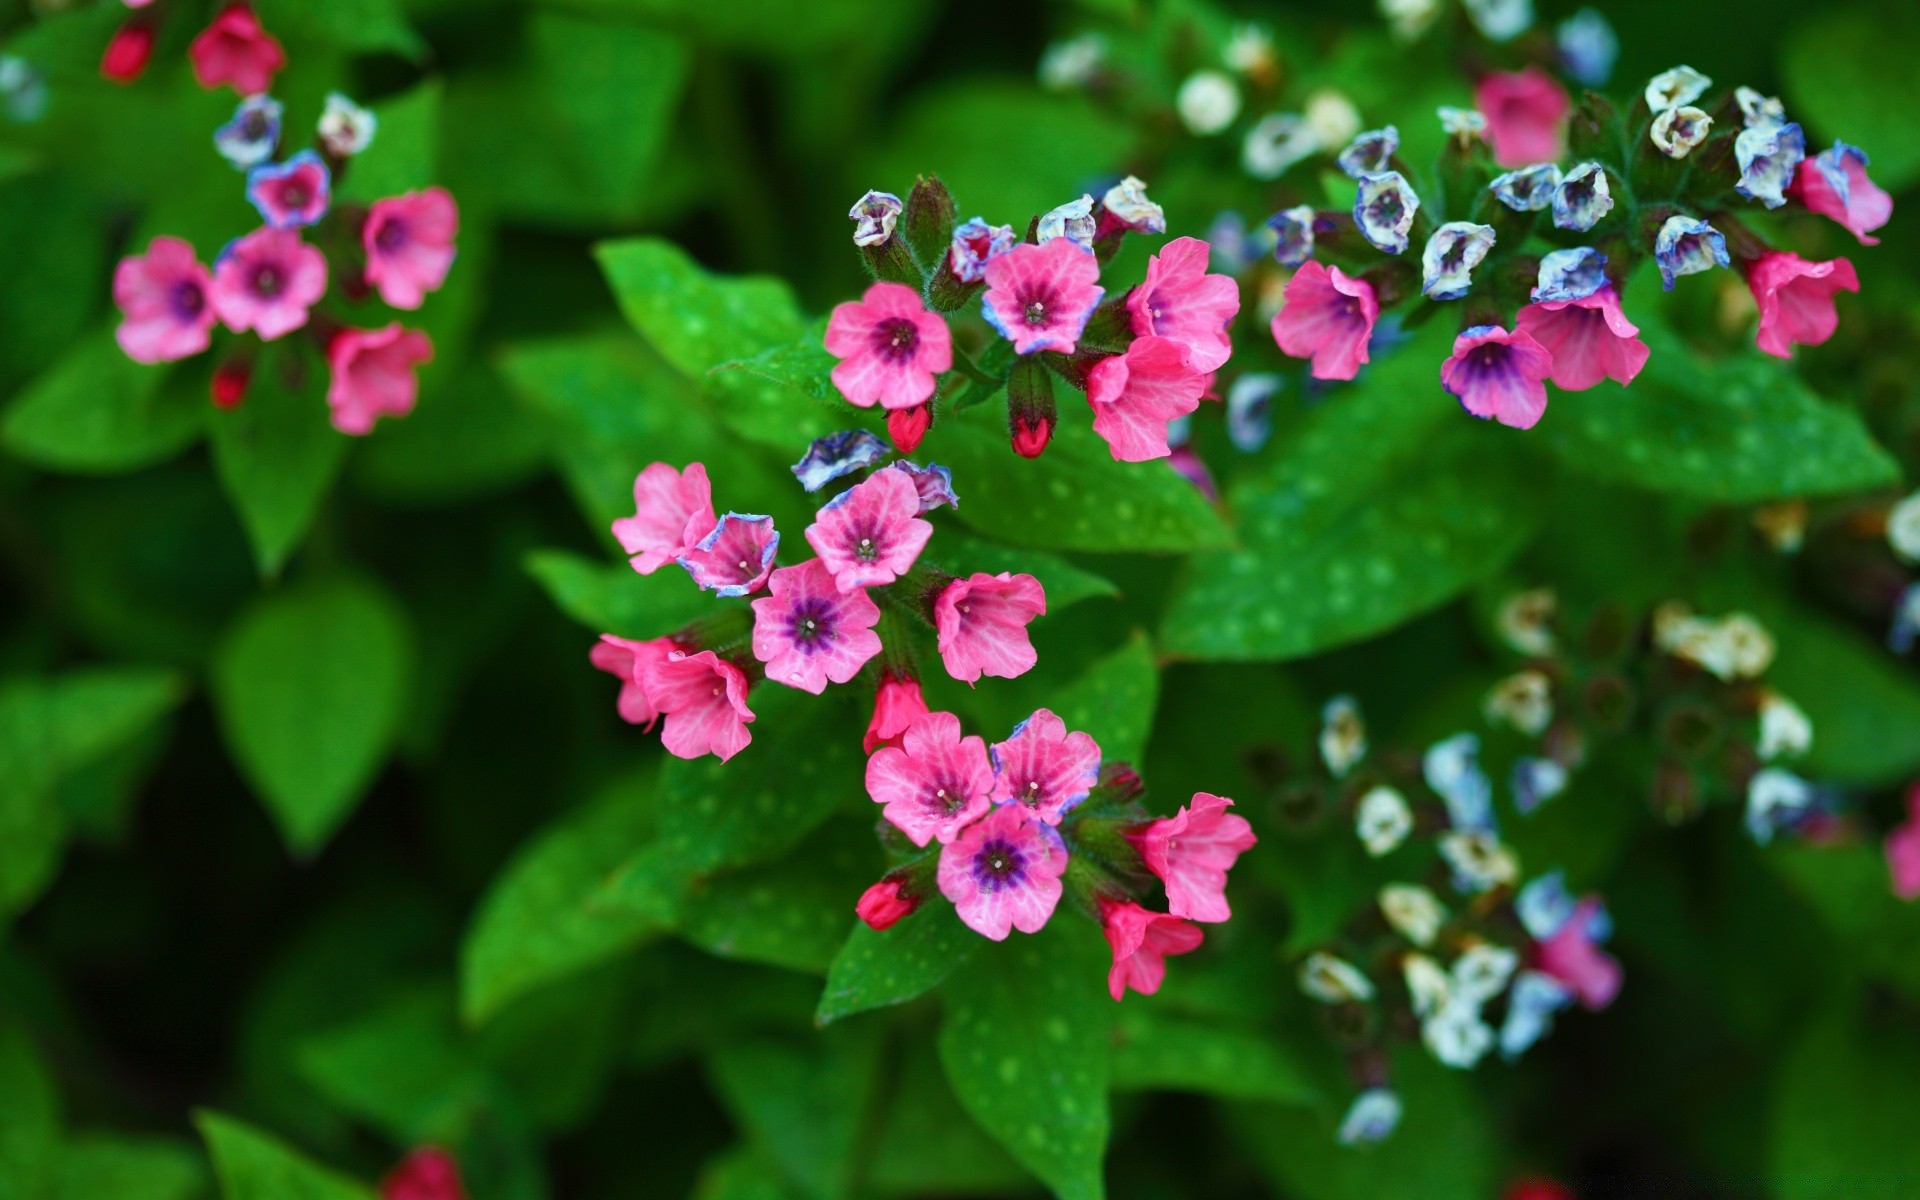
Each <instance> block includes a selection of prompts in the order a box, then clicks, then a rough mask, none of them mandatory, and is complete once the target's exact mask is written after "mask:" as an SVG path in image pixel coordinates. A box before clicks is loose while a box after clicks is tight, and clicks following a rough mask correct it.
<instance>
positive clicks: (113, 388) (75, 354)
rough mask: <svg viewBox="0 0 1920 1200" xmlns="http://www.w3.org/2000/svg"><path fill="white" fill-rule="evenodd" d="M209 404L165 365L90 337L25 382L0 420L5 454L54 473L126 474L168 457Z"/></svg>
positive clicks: (191, 433)
mask: <svg viewBox="0 0 1920 1200" xmlns="http://www.w3.org/2000/svg"><path fill="white" fill-rule="evenodd" d="M207 407H208V406H207V398H206V396H205V395H204V394H203V393H202V392H201V391H200V390H199V388H198V386H196V385H195V384H194V383H192V382H190V381H188V380H185V379H176V380H175V381H174V382H172V383H168V381H167V368H166V367H165V366H149V365H146V364H142V363H137V362H134V361H133V360H132V359H130V358H128V357H127V356H126V355H125V354H124V353H122V352H121V350H120V347H119V346H118V345H116V344H115V343H114V341H113V339H112V338H111V337H110V336H107V335H104V334H103V335H100V336H96V337H91V338H88V339H86V340H84V341H82V342H80V343H79V344H78V345H76V346H75V347H74V348H73V349H72V350H71V351H69V352H68V353H67V355H66V357H65V358H63V359H61V361H60V362H59V363H57V364H56V365H55V366H54V367H53V368H52V369H51V370H49V371H47V372H46V373H45V374H43V375H41V376H40V377H39V378H38V379H36V380H34V381H33V382H32V383H30V384H28V385H27V387H26V388H25V389H24V390H23V391H22V392H21V394H20V396H19V398H18V399H16V400H15V401H14V402H13V404H12V405H10V406H9V407H8V408H7V410H6V415H5V416H4V417H3V418H0V439H3V440H4V441H5V443H6V447H7V450H8V452H9V453H11V454H13V455H15V456H17V457H19V458H22V459H25V460H26V461H28V462H31V463H33V464H34V465H36V466H39V467H44V468H46V469H49V470H55V471H74V472H112V471H131V470H135V469H137V468H140V467H145V466H151V465H152V464H154V463H156V462H161V461H164V460H165V459H168V458H171V457H173V456H174V455H175V454H178V453H179V452H180V451H182V450H184V449H186V448H187V446H189V445H191V444H192V443H193V441H194V439H195V438H197V437H199V436H200V432H201V430H202V429H203V428H204V427H205V423H206V414H207Z"/></svg>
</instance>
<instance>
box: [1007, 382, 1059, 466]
mask: <svg viewBox="0 0 1920 1200" xmlns="http://www.w3.org/2000/svg"><path fill="white" fill-rule="evenodd" d="M1057 420H1058V417H1057V414H1056V413H1055V410H1054V405H1053V377H1052V376H1051V375H1049V374H1048V373H1047V369H1046V367H1045V366H1043V365H1042V364H1041V363H1040V362H1039V360H1038V359H1036V358H1032V357H1028V358H1023V359H1020V360H1019V361H1017V362H1015V363H1014V364H1013V370H1012V372H1011V373H1010V374H1009V375H1008V376H1007V432H1008V434H1009V435H1010V436H1011V438H1012V441H1013V449H1014V452H1015V453H1017V454H1019V455H1020V457H1022V458H1038V457H1040V453H1041V451H1043V450H1045V449H1046V448H1047V442H1048V441H1050V440H1051V439H1052V437H1053V427H1054V424H1055V422H1056V421H1057Z"/></svg>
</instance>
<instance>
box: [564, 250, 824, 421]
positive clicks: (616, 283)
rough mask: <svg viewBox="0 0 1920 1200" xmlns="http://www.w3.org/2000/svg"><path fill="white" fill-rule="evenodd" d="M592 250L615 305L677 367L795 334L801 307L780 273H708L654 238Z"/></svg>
mask: <svg viewBox="0 0 1920 1200" xmlns="http://www.w3.org/2000/svg"><path fill="white" fill-rule="evenodd" d="M594 255H595V256H596V257H597V258H598V259H599V260H600V269H601V270H603V271H605V272H606V275H607V283H608V285H609V286H610V287H612V289H613V295H614V299H616V300H618V301H619V302H620V311H621V312H623V313H625V314H626V316H627V320H628V321H629V322H631V323H632V325H633V327H634V328H635V329H637V330H639V331H640V335H641V336H642V337H644V338H646V339H647V341H648V343H650V344H651V345H652V346H653V348H654V349H655V350H656V351H658V352H659V354H660V357H662V358H664V359H666V360H667V361H668V362H669V363H672V364H673V366H674V367H675V368H677V369H678V370H679V371H681V372H682V373H683V374H686V375H689V376H692V377H695V378H699V377H700V376H703V375H705V374H706V373H707V372H708V371H709V370H711V369H712V368H714V367H716V366H719V365H720V364H721V363H724V362H730V361H732V360H734V359H740V358H749V357H752V356H753V355H756V354H759V353H760V352H761V351H763V350H766V349H768V348H770V347H774V346H780V345H784V344H786V343H788V342H792V341H793V340H794V339H795V338H797V337H799V336H800V329H801V320H800V312H799V309H798V307H797V306H796V305H795V303H794V299H793V292H792V290H791V289H790V288H788V287H787V285H786V283H785V282H784V281H782V280H779V279H774V278H771V277H769V276H764V275H745V276H738V277H729V276H723V275H714V274H711V273H710V272H708V271H707V270H706V268H704V267H702V266H701V265H700V264H699V263H696V262H694V261H693V259H692V258H690V257H688V255H687V252H686V251H684V250H682V249H680V247H678V246H676V245H674V244H673V243H672V242H669V241H665V240H663V239H660V238H630V239H627V240H624V241H616V242H601V243H600V244H599V245H597V246H595V247H594ZM795 457H798V455H797V454H796V455H795Z"/></svg>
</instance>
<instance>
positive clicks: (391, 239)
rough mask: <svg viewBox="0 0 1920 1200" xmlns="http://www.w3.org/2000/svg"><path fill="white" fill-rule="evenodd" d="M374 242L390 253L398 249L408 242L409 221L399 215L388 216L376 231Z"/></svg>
mask: <svg viewBox="0 0 1920 1200" xmlns="http://www.w3.org/2000/svg"><path fill="white" fill-rule="evenodd" d="M373 244H374V245H376V246H378V247H380V249H382V250H384V251H387V252H388V253H392V252H393V251H395V250H398V249H399V248H400V247H402V246H404V245H406V244H407V223H406V222H405V221H402V220H400V219H399V218H397V217H388V218H387V219H386V220H384V221H382V222H381V223H380V228H379V229H378V230H376V231H375V232H374V235H373Z"/></svg>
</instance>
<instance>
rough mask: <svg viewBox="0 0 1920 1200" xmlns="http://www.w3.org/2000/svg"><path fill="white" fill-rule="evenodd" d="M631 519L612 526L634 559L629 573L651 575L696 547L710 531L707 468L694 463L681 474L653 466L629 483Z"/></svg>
mask: <svg viewBox="0 0 1920 1200" xmlns="http://www.w3.org/2000/svg"><path fill="white" fill-rule="evenodd" d="M633 507H634V514H633V515H632V516H631V517H621V518H620V519H619V520H617V521H615V522H614V523H613V536H614V537H615V538H617V539H618V540H619V542H620V548H621V549H622V550H625V551H626V552H627V553H628V554H629V555H631V556H632V558H633V569H634V570H636V571H638V572H640V573H641V574H642V575H651V574H653V573H654V572H655V571H658V570H659V569H660V568H661V567H664V566H666V565H667V564H668V563H670V562H673V561H674V560H676V559H678V558H679V557H680V556H681V555H683V554H685V553H686V552H687V551H689V550H691V549H693V548H694V547H695V546H697V545H699V544H700V540H701V539H702V538H704V537H706V536H707V535H708V534H709V533H712V532H713V527H714V525H715V524H716V522H717V518H715V516H714V515H713V488H712V485H710V484H709V483H708V482H707V468H706V467H705V466H704V465H703V464H701V463H694V464H692V465H691V466H689V467H688V468H687V469H686V472H685V473H684V474H683V473H681V472H679V471H676V470H674V469H673V468H672V467H671V466H668V465H667V464H666V463H658V462H657V463H653V464H651V465H649V466H648V467H647V468H646V469H644V470H642V471H641V472H640V474H639V475H638V476H636V477H635V478H634V481H633Z"/></svg>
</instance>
